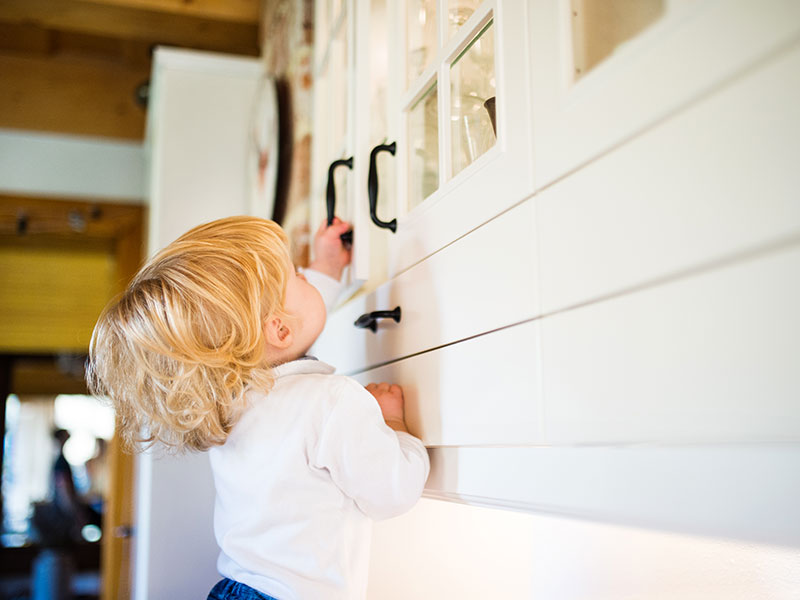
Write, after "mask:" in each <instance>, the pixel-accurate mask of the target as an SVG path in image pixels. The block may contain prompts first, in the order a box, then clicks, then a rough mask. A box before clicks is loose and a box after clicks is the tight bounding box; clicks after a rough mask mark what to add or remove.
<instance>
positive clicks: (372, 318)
mask: <svg viewBox="0 0 800 600" xmlns="http://www.w3.org/2000/svg"><path fill="white" fill-rule="evenodd" d="M378 319H394V321H395V323H399V322H400V307H399V306H398V307H396V308H395V309H394V310H375V311H373V312H369V313H366V314H363V315H361V316H360V317H358V319H356V322H355V323H353V325H355V326H356V327H358V328H360V329H371V330H372V331H373V332H377V331H378V323H377V321H378Z"/></svg>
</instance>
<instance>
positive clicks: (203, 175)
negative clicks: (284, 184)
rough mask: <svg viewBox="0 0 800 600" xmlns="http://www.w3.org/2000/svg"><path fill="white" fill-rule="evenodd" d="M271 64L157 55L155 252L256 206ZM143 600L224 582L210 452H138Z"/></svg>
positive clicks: (138, 573) (152, 131) (138, 592)
mask: <svg viewBox="0 0 800 600" xmlns="http://www.w3.org/2000/svg"><path fill="white" fill-rule="evenodd" d="M262 70H263V66H262V64H261V61H260V60H258V59H254V58H240V57H226V56H220V55H218V54H210V53H204V52H192V51H185V50H172V49H158V50H157V51H156V53H155V63H154V73H153V84H152V88H151V92H152V95H151V101H150V107H149V109H148V122H147V132H148V134H147V139H146V142H145V146H146V153H145V156H146V158H147V161H148V193H149V224H148V235H149V244H148V249H149V253H150V254H152V253H154V252H156V251H157V250H159V249H161V248H163V247H164V246H165V245H166V244H168V243H170V242H171V241H173V240H174V239H175V238H176V237H178V236H179V235H181V234H183V233H184V232H186V231H187V230H188V229H190V228H191V227H194V226H195V225H199V224H200V223H203V222H207V221H212V220H214V219H218V218H222V217H227V216H230V215H235V214H248V211H249V210H251V208H252V207H251V204H250V195H249V189H248V186H247V166H246V157H247V149H248V141H249V126H250V118H251V116H252V108H253V100H254V98H255V93H256V89H257V85H258V81H259V78H260V76H261V73H262ZM136 464H137V480H136V515H135V519H136V523H135V538H134V547H135V550H134V552H135V558H134V566H133V577H134V589H133V597H134V598H135V600H167V599H172V598H205V596H206V595H207V594H208V591H209V590H210V589H211V586H213V585H214V583H215V581H217V580H218V575H217V572H216V560H217V556H218V554H219V549H218V547H217V544H216V540H215V539H214V531H213V509H214V482H213V479H212V476H211V467H210V464H209V462H208V456H207V455H206V454H192V455H186V456H172V457H170V456H166V457H158V456H156V455H154V454H153V453H146V454H142V455H140V456H137V458H136Z"/></svg>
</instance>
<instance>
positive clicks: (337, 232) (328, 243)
mask: <svg viewBox="0 0 800 600" xmlns="http://www.w3.org/2000/svg"><path fill="white" fill-rule="evenodd" d="M351 229H352V225H350V223H347V222H346V221H342V220H341V219H339V217H334V219H333V225H331V226H330V227H328V222H327V221H323V222H322V225H320V226H319V229H317V233H315V234H314V260H313V261H312V262H311V264H310V265H308V268H309V269H314V270H315V271H319V272H320V273H325V275H329V276H330V277H333V278H334V279H336V280H337V281H338V280H339V279H341V278H342V271H343V270H344V268H345V267H346V266H347V265H349V264H350V259H351V258H352V256H351V252H350V249H349V248H345V246H344V244H342V239H341V235H342V234H343V233H344V232H345V231H350V230H351Z"/></svg>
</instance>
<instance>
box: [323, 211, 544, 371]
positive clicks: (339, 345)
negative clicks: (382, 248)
mask: <svg viewBox="0 0 800 600" xmlns="http://www.w3.org/2000/svg"><path fill="white" fill-rule="evenodd" d="M533 232H534V223H533V206H532V204H531V203H530V202H524V203H522V204H521V205H519V206H517V207H514V208H513V209H512V210H510V211H508V212H507V213H505V214H503V215H501V216H500V217H498V218H497V219H495V220H493V221H492V222H490V223H487V224H486V225H485V226H483V227H480V228H479V229H477V230H475V231H473V232H472V233H470V234H469V235H467V236H465V237H464V238H462V239H460V240H458V241H457V242H455V243H454V244H452V245H450V246H448V247H447V248H445V249H443V250H442V251H441V252H438V253H436V254H435V255H433V256H431V257H430V258H429V259H427V260H425V261H423V262H421V263H419V264H418V265H415V266H414V267H413V268H412V269H409V270H408V271H406V272H405V273H403V274H401V275H400V276H399V277H397V278H395V279H393V280H391V281H389V282H387V283H385V284H383V285H382V286H380V287H379V288H378V289H377V290H375V291H374V292H373V293H371V294H367V295H363V296H359V297H357V298H356V299H354V300H352V301H351V302H349V303H347V304H345V305H344V306H342V307H341V308H340V309H339V310H337V311H336V312H334V313H333V314H332V315H330V316H329V318H328V323H327V324H326V326H325V331H324V332H323V334H322V336H321V337H320V338H319V340H318V341H317V343H316V344H315V345H314V347H313V348H312V350H311V353H312V354H314V355H315V356H317V357H319V358H320V359H322V360H324V361H326V362H329V363H330V364H332V365H334V366H336V367H337V369H338V370H339V372H341V373H354V372H358V371H361V370H364V369H366V368H368V367H370V366H374V365H378V364H380V363H383V362H386V361H389V360H396V359H398V358H402V357H405V356H409V355H411V354H414V353H416V352H421V351H423V350H428V349H431V348H434V347H437V346H441V345H442V344H448V343H452V342H455V341H458V340H462V339H465V338H467V337H469V336H473V335H477V334H480V333H485V332H487V331H491V330H493V329H497V328H500V327H504V326H507V325H511V324H514V323H519V322H521V321H523V320H525V319H530V318H532V317H533V316H535V315H536V314H538V311H537V306H538V298H537V293H536V286H537V284H536V271H537V262H536V250H535V239H534V234H533ZM396 306H400V307H401V311H402V317H401V321H400V323H395V322H394V321H392V320H391V319H384V320H381V321H379V325H378V331H377V332H376V333H373V332H372V331H369V330H368V329H357V328H355V327H354V326H353V323H354V322H355V320H356V319H357V318H358V317H359V316H360V315H362V314H364V313H367V312H371V311H375V310H391V309H394V308H395V307H396Z"/></svg>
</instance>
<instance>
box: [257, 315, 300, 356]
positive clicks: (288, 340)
mask: <svg viewBox="0 0 800 600" xmlns="http://www.w3.org/2000/svg"><path fill="white" fill-rule="evenodd" d="M264 337H265V338H266V341H267V343H268V344H269V345H270V346H273V347H275V348H280V349H285V348H288V347H289V346H291V345H292V342H293V341H294V336H293V335H292V329H291V327H289V325H288V323H286V322H285V321H283V320H282V319H281V318H280V317H270V318H269V319H267V320H266V322H265V323H264Z"/></svg>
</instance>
